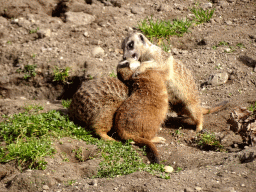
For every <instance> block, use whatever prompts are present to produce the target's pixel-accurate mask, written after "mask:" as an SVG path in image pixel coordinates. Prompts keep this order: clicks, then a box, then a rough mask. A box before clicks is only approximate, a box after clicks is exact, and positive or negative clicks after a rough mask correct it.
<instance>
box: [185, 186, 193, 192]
mask: <svg viewBox="0 0 256 192" xmlns="http://www.w3.org/2000/svg"><path fill="white" fill-rule="evenodd" d="M184 192H194V189H192V188H190V187H187V188H186V189H184Z"/></svg>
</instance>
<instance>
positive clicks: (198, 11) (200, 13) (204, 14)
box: [190, 7, 215, 24]
mask: <svg viewBox="0 0 256 192" xmlns="http://www.w3.org/2000/svg"><path fill="white" fill-rule="evenodd" d="M190 10H191V12H192V13H194V15H195V20H194V21H195V23H196V24H201V23H206V22H209V21H210V19H211V18H212V16H213V13H214V11H215V9H211V10H203V8H201V7H193V8H192V9H190Z"/></svg>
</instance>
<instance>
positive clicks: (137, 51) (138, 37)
mask: <svg viewBox="0 0 256 192" xmlns="http://www.w3.org/2000/svg"><path fill="white" fill-rule="evenodd" d="M149 46H151V42H150V41H149V40H148V39H147V38H146V37H145V36H144V35H143V34H141V33H138V32H136V33H133V34H130V35H129V36H128V37H126V38H125V39H124V41H123V42H122V49H123V59H124V60H126V59H129V58H133V59H134V60H137V61H140V60H141V57H142V55H143V54H144V52H146V50H147V48H148V47H149Z"/></svg>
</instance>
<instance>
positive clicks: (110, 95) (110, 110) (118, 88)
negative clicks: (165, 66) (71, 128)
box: [68, 61, 140, 141]
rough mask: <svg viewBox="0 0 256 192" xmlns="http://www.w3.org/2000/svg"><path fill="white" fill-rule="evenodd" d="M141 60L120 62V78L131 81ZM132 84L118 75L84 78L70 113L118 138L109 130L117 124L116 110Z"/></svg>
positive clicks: (104, 134)
mask: <svg viewBox="0 0 256 192" xmlns="http://www.w3.org/2000/svg"><path fill="white" fill-rule="evenodd" d="M139 65H140V62H138V61H134V62H133V63H132V65H129V66H127V64H126V62H124V63H122V62H121V63H119V64H118V66H117V71H118V74H119V78H120V79H121V80H122V81H124V82H126V83H128V82H129V79H130V77H131V76H132V74H133V72H134V70H135V69H136V68H137V67H138V66H139ZM128 95H129V88H128V87H127V86H126V85H125V84H124V83H123V82H121V81H120V80H119V79H117V78H114V77H99V78H95V79H92V80H89V81H86V82H83V83H82V85H81V87H80V88H79V89H78V91H77V92H76V93H75V94H74V96H73V98H72V102H71V104H70V107H69V110H68V111H69V117H70V118H71V119H72V120H76V121H78V122H79V123H81V124H83V125H84V126H86V127H88V128H90V129H92V130H94V131H95V132H96V134H98V135H99V136H100V137H101V138H102V139H104V140H112V141H113V140H114V139H113V138H112V137H109V136H108V135H107V133H108V132H109V131H110V130H111V128H112V127H113V118H114V114H115V112H116V110H117V109H118V108H119V106H120V105H121V104H122V103H123V101H124V100H125V99H127V97H128Z"/></svg>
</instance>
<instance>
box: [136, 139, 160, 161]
mask: <svg viewBox="0 0 256 192" xmlns="http://www.w3.org/2000/svg"><path fill="white" fill-rule="evenodd" d="M132 140H133V141H134V142H135V143H136V144H143V145H146V146H147V147H148V148H149V149H150V150H151V152H152V153H153V154H154V159H153V161H154V162H155V163H157V164H160V160H159V154H158V152H157V148H156V146H155V145H154V143H152V142H151V141H149V140H147V139H144V138H142V137H134V138H133V139H132Z"/></svg>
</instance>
